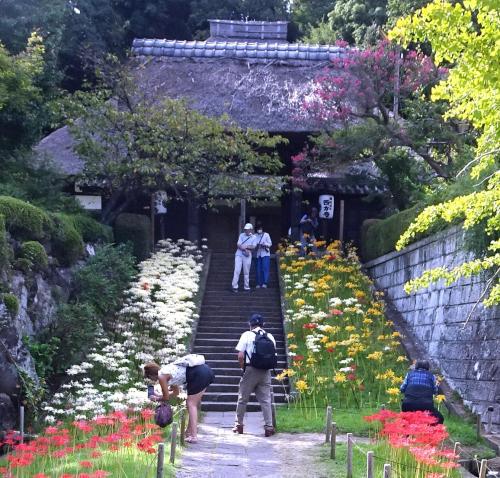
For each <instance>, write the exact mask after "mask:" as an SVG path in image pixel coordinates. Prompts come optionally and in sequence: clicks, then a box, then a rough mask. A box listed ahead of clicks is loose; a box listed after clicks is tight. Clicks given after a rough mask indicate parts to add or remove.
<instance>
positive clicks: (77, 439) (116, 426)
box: [0, 410, 162, 478]
mask: <svg viewBox="0 0 500 478" xmlns="http://www.w3.org/2000/svg"><path fill="white" fill-rule="evenodd" d="M153 415H154V412H153V411H152V410H142V411H141V413H140V414H138V415H132V416H128V415H127V414H125V413H123V412H114V413H110V414H108V415H105V416H101V417H97V418H95V419H94V420H89V421H87V420H78V421H74V422H73V423H71V424H70V425H68V426H65V425H64V424H62V423H60V424H58V425H57V426H50V427H47V428H46V429H45V430H44V433H43V434H42V435H40V436H39V437H37V438H35V439H34V440H32V441H30V442H27V443H20V437H19V435H18V434H17V433H16V432H14V431H10V432H8V433H7V434H6V436H5V438H4V440H3V441H0V448H2V447H3V446H5V447H7V449H8V450H10V451H11V452H10V453H9V454H8V455H7V457H6V462H7V466H5V467H0V476H3V477H5V478H7V477H9V478H11V477H12V478H13V477H14V476H16V469H18V468H23V469H24V468H26V467H29V466H31V465H34V468H38V469H40V468H41V469H43V470H45V471H46V467H44V466H43V463H44V460H46V459H48V460H50V462H51V463H53V462H54V460H58V459H61V458H65V457H68V456H71V455H73V454H74V453H75V452H81V451H82V450H89V454H88V458H89V459H83V460H82V459H81V458H80V461H79V466H80V467H81V468H82V469H85V471H86V472H85V473H81V472H80V473H78V474H74V475H73V474H67V473H66V474H62V475H60V476H61V478H69V477H72V478H73V477H75V478H76V477H78V478H104V477H106V476H110V475H111V473H110V472H108V471H106V470H102V469H94V470H92V468H99V467H98V463H96V462H94V461H93V460H92V459H95V460H98V459H100V458H101V457H102V456H103V453H102V452H103V451H108V452H109V451H119V450H120V449H121V448H123V447H125V448H126V447H131V446H137V448H138V449H139V450H142V451H144V452H146V453H155V452H156V448H155V445H156V444H157V443H159V442H160V441H161V440H162V436H161V433H160V430H159V428H158V427H157V425H155V424H154V423H151V422H150V419H151V418H152V416H153ZM65 459H66V458H65ZM75 459H78V458H76V457H75ZM39 465H40V466H39ZM24 473H26V471H25V472H24ZM23 476H24V474H23ZM30 476H31V475H30ZM33 476H34V477H36V478H45V477H46V476H47V475H46V474H44V473H37V474H35V475H33Z"/></svg>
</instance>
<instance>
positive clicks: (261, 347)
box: [250, 330, 278, 370]
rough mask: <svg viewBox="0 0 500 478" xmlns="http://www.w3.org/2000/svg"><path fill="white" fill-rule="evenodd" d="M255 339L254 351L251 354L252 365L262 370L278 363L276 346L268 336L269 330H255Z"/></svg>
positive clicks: (271, 367) (272, 367) (269, 368)
mask: <svg viewBox="0 0 500 478" xmlns="http://www.w3.org/2000/svg"><path fill="white" fill-rule="evenodd" d="M254 334H255V341H254V345H253V352H252V355H251V356H250V365H251V366H252V367H254V368H258V369H261V370H271V369H274V368H276V365H278V357H277V356H276V347H275V345H274V342H273V341H272V340H271V339H270V338H269V337H268V335H267V332H265V331H264V330H259V331H257V332H254Z"/></svg>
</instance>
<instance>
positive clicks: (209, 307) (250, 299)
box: [193, 253, 286, 411]
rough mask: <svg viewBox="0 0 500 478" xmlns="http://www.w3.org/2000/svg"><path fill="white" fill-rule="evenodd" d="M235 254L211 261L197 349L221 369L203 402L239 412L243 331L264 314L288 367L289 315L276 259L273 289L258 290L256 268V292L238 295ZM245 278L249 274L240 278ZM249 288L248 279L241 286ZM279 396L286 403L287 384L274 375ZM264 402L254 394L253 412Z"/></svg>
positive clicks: (280, 362) (280, 366) (282, 362)
mask: <svg viewBox="0 0 500 478" xmlns="http://www.w3.org/2000/svg"><path fill="white" fill-rule="evenodd" d="M233 267H234V254H226V253H214V254H212V259H211V262H210V270H209V272H208V278H207V284H206V288H205V294H204V297H203V302H202V306H201V314H200V321H199V324H198V329H197V332H196V337H195V342H194V348H193V353H198V354H203V355H204V356H205V359H206V361H207V363H208V365H210V366H211V367H212V369H213V370H214V372H215V382H214V383H213V384H212V385H210V387H209V388H208V390H207V392H206V393H205V395H204V397H203V401H202V404H201V408H202V410H205V411H234V410H236V402H237V399H238V384H239V381H240V378H241V369H240V368H239V366H238V360H237V352H236V350H235V347H236V344H237V343H238V339H239V338H240V335H241V334H242V333H243V332H244V331H245V330H248V324H247V321H248V318H249V316H250V315H251V314H252V313H259V314H261V315H262V316H263V317H264V319H265V326H264V328H265V330H266V331H268V332H270V333H271V334H273V336H274V338H275V339H276V346H277V352H278V367H277V369H276V370H277V371H281V370H283V369H284V368H286V353H285V343H284V331H283V319H282V315H281V307H280V293H279V288H278V276H277V268H276V261H275V260H274V259H271V273H270V280H269V288H267V289H255V288H254V287H255V270H254V266H253V265H252V270H251V272H250V286H251V287H252V291H251V292H242V291H240V292H239V293H237V294H235V293H233V292H232V291H231V279H232V276H233ZM240 280H241V281H243V276H242V277H241V279H240ZM241 289H243V287H242V282H241V283H240V290H241ZM273 392H274V399H275V402H276V403H277V404H279V403H284V402H285V390H284V388H283V385H282V384H281V383H279V382H277V381H276V380H274V379H273ZM258 410H260V406H259V404H258V402H257V401H256V399H255V396H253V395H252V397H251V400H250V402H249V404H248V411H258Z"/></svg>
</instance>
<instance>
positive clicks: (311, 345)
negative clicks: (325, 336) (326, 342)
mask: <svg viewBox="0 0 500 478" xmlns="http://www.w3.org/2000/svg"><path fill="white" fill-rule="evenodd" d="M320 339H321V337H320V336H319V335H317V334H311V335H308V336H307V337H306V347H307V350H309V351H310V352H313V353H314V352H320V351H321V345H320V344H319V341H320Z"/></svg>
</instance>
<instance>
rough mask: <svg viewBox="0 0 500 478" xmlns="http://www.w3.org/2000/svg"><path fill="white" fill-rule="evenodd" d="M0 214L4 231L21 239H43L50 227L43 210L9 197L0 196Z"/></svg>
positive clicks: (48, 218)
mask: <svg viewBox="0 0 500 478" xmlns="http://www.w3.org/2000/svg"><path fill="white" fill-rule="evenodd" d="M0 214H1V215H2V216H3V217H4V219H5V227H6V229H7V230H8V231H9V232H11V233H13V234H15V235H17V236H19V237H21V238H23V239H43V238H44V237H46V235H47V232H48V231H49V230H50V227H51V220H50V217H49V215H48V214H47V213H46V212H45V211H44V210H43V209H40V208H39V207H36V206H33V205H32V204H29V203H27V202H25V201H21V200H20V199H16V198H13V197H10V196H0Z"/></svg>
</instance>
